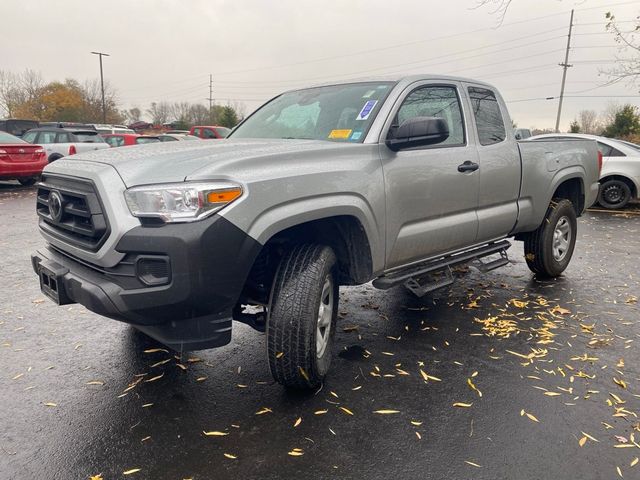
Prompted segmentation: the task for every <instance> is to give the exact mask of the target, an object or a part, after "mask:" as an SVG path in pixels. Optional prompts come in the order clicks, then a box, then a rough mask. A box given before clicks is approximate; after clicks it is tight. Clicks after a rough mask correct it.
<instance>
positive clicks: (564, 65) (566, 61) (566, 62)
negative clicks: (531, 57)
mask: <svg viewBox="0 0 640 480" xmlns="http://www.w3.org/2000/svg"><path fill="white" fill-rule="evenodd" d="M572 29H573V10H571V19H570V20H569V36H568V37H567V51H566V52H565V54H564V63H560V64H558V65H560V66H561V67H562V85H561V86H560V102H559V103H558V117H557V118H556V132H559V131H560V115H562V100H563V99H564V83H565V80H566V79H567V68H569V67H573V65H569V49H570V48H571V30H572Z"/></svg>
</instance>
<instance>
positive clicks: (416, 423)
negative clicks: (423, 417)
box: [411, 420, 422, 427]
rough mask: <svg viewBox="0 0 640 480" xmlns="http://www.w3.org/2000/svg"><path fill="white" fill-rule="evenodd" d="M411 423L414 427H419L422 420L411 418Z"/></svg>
mask: <svg viewBox="0 0 640 480" xmlns="http://www.w3.org/2000/svg"><path fill="white" fill-rule="evenodd" d="M411 425H413V426H414V427H419V426H420V425H422V422H417V421H416V420H411Z"/></svg>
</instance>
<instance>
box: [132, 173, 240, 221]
mask: <svg viewBox="0 0 640 480" xmlns="http://www.w3.org/2000/svg"><path fill="white" fill-rule="evenodd" d="M124 196H125V199H126V201H127V206H128V207H129V210H131V213H132V214H133V215H134V216H136V217H143V218H161V219H162V220H164V221H165V222H193V221H196V220H200V219H202V218H205V217H207V216H209V215H211V214H213V213H215V212H217V211H218V210H220V209H222V208H224V207H225V206H227V205H229V204H230V203H231V202H233V201H234V200H236V199H237V198H239V197H240V196H242V187H241V186H240V185H238V184H235V183H231V182H212V183H195V182H194V183H189V182H184V183H166V184H160V185H146V186H143V187H134V188H130V189H128V190H126V191H125V192H124Z"/></svg>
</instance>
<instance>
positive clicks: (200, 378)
mask: <svg viewBox="0 0 640 480" xmlns="http://www.w3.org/2000/svg"><path fill="white" fill-rule="evenodd" d="M206 379H207V377H198V378H196V382H204V381H205V380H206Z"/></svg>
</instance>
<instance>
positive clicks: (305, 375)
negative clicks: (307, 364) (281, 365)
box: [298, 367, 309, 382]
mask: <svg viewBox="0 0 640 480" xmlns="http://www.w3.org/2000/svg"><path fill="white" fill-rule="evenodd" d="M298 370H300V375H302V376H303V377H304V379H305V380H306V381H307V382H308V381H309V375H307V372H305V370H304V368H302V367H298Z"/></svg>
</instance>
